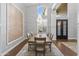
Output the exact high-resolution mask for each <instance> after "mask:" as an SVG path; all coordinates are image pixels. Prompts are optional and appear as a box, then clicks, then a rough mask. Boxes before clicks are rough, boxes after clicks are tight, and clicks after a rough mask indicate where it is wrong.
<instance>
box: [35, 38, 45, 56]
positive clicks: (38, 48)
mask: <svg viewBox="0 0 79 59" xmlns="http://www.w3.org/2000/svg"><path fill="white" fill-rule="evenodd" d="M45 45H46V38H37V37H35V55H36V56H37V54H38V53H42V54H43V55H44V56H45V50H46V48H45Z"/></svg>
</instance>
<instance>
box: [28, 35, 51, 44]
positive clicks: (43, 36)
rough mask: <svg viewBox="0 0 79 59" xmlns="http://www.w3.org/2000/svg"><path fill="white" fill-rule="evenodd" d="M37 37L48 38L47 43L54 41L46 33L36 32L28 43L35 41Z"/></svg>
mask: <svg viewBox="0 0 79 59" xmlns="http://www.w3.org/2000/svg"><path fill="white" fill-rule="evenodd" d="M35 37H37V38H46V43H52V41H51V40H50V39H49V37H47V35H46V34H36V35H34V36H33V37H31V38H30V39H29V40H28V43H35V39H34V38H35Z"/></svg>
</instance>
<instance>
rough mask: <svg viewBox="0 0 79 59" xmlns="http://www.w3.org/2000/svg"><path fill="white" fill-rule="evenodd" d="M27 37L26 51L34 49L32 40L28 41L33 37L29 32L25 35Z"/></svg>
mask: <svg viewBox="0 0 79 59" xmlns="http://www.w3.org/2000/svg"><path fill="white" fill-rule="evenodd" d="M27 37H28V51H29V50H34V48H33V47H34V42H32V41H30V40H31V39H34V38H32V37H33V36H31V34H30V33H29V35H28V36H27Z"/></svg>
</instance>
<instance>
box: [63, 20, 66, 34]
mask: <svg viewBox="0 0 79 59" xmlns="http://www.w3.org/2000/svg"><path fill="white" fill-rule="evenodd" d="M63 35H66V21H63Z"/></svg>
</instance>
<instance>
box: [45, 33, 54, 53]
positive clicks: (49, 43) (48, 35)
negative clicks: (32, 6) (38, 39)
mask: <svg viewBox="0 0 79 59" xmlns="http://www.w3.org/2000/svg"><path fill="white" fill-rule="evenodd" d="M47 37H48V38H49V39H50V40H51V42H47V43H46V45H48V46H49V48H50V52H51V44H52V41H53V40H52V39H53V35H52V34H51V33H49V34H47Z"/></svg>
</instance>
